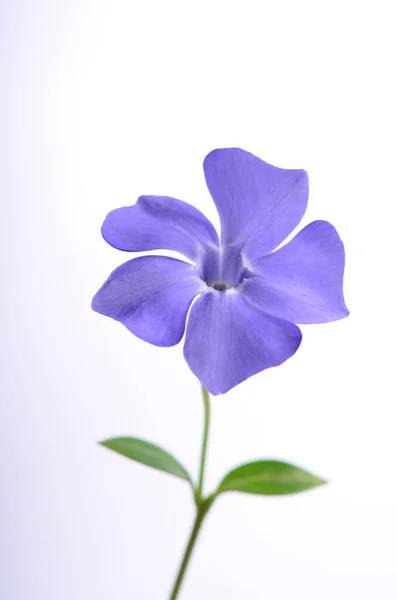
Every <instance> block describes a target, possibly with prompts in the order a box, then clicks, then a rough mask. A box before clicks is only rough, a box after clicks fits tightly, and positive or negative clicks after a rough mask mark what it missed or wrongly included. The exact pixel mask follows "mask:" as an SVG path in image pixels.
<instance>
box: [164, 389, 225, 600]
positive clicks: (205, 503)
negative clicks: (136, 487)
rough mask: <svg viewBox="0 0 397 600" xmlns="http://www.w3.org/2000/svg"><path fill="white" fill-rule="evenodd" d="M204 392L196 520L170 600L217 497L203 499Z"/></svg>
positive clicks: (207, 419)
mask: <svg viewBox="0 0 397 600" xmlns="http://www.w3.org/2000/svg"><path fill="white" fill-rule="evenodd" d="M202 391H203V400H204V432H203V443H202V446H201V459H200V472H199V480H198V486H197V489H196V491H195V500H196V506H197V509H196V511H197V512H196V520H195V522H194V525H193V529H192V532H191V534H190V538H189V541H188V543H187V546H186V550H185V553H184V555H183V558H182V562H181V566H180V567H179V571H178V575H177V577H176V580H175V583H174V587H173V589H172V592H171V596H170V600H176V598H177V596H178V593H179V590H180V587H181V585H182V582H183V578H184V576H185V573H186V569H187V566H188V564H189V560H190V557H191V555H192V551H193V548H194V545H195V543H196V540H197V536H198V534H199V531H200V528H201V526H202V524H203V521H204V519H205V516H206V514H207V512H208V511H209V509H210V507H211V505H212V503H213V501H214V500H215V495H211V496H208V498H203V484H204V472H205V459H206V456H207V442H208V431H209V426H210V397H209V394H208V392H207V390H206V389H204V388H203V387H202Z"/></svg>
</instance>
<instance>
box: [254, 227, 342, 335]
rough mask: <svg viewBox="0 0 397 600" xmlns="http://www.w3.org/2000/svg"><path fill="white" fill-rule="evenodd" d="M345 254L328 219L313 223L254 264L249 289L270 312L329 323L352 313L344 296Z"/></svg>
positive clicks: (299, 319)
mask: <svg viewBox="0 0 397 600" xmlns="http://www.w3.org/2000/svg"><path fill="white" fill-rule="evenodd" d="M344 267H345V253H344V249H343V244H342V241H341V239H340V237H339V235H338V233H337V231H336V229H335V227H333V226H332V225H331V224H330V223H327V222H326V221H314V222H313V223H310V225H307V227H305V228H304V229H302V231H300V232H299V233H298V235H297V236H296V237H294V238H293V240H291V241H290V242H289V243H288V244H286V245H285V246H283V247H282V248H280V250H277V251H276V252H274V253H273V254H269V255H268V256H264V257H263V258H262V259H260V260H259V261H257V262H256V263H255V264H254V265H253V272H254V273H255V274H257V275H258V276H254V277H250V278H249V279H246V281H245V282H244V284H243V293H244V295H246V296H248V297H249V298H250V299H251V300H252V301H253V302H255V303H256V304H258V305H259V306H260V307H261V308H262V309H263V310H265V311H266V312H267V313H269V314H272V315H274V316H276V317H280V318H281V319H286V320H287V321H292V322H293V323H302V324H303V323H327V322H329V321H336V320H338V319H342V318H343V317H347V316H348V314H349V311H348V310H347V308H346V305H345V301H344V298H343V289H342V284H343V270H344Z"/></svg>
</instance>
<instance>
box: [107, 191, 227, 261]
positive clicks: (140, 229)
mask: <svg viewBox="0 0 397 600" xmlns="http://www.w3.org/2000/svg"><path fill="white" fill-rule="evenodd" d="M102 235H103V237H104V239H105V240H106V241H107V242H108V244H110V245H111V246H113V247H114V248H117V249H118V250H126V251H127V252H141V251H143V250H160V249H166V250H175V251H176V252H180V253H181V254H184V255H185V256H187V257H188V258H190V259H192V260H197V257H198V256H199V255H200V254H201V251H202V249H203V247H204V246H207V245H215V246H218V245H219V240H218V234H217V233H216V231H215V229H214V227H213V225H212V224H211V223H210V222H209V221H208V219H207V218H206V217H205V216H204V215H203V214H202V213H201V212H200V211H199V210H197V208H194V206H191V205H190V204H187V203H186V202H182V200H176V199H175V198H169V197H168V196H141V197H140V198H138V201H137V203H136V204H134V206H125V207H122V208H117V209H116V210H113V211H112V212H110V213H109V214H108V216H107V217H106V219H105V222H104V224H103V226H102Z"/></svg>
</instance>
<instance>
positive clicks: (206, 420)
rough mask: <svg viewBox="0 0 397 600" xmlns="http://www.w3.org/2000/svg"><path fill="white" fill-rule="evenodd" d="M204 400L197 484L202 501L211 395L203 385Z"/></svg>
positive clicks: (199, 497) (199, 498)
mask: <svg viewBox="0 0 397 600" xmlns="http://www.w3.org/2000/svg"><path fill="white" fill-rule="evenodd" d="M201 389H202V392H203V400H204V433H203V444H202V447H201V460H200V475H199V482H198V486H197V495H198V500H199V501H200V500H201V499H202V496H203V484H204V472H205V459H206V456H207V443H208V431H209V426H210V397H209V394H208V392H207V390H206V389H205V388H204V387H203V386H201Z"/></svg>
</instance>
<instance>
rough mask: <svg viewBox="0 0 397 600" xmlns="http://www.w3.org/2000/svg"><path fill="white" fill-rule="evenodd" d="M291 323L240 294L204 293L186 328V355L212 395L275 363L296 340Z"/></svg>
mask: <svg viewBox="0 0 397 600" xmlns="http://www.w3.org/2000/svg"><path fill="white" fill-rule="evenodd" d="M301 338H302V335H301V332H300V330H299V328H298V327H297V326H296V325H293V324H292V323H288V322H287V321H284V320H281V319H278V318H276V317H273V316H270V315H267V314H266V313H265V312H263V311H262V310H261V309H260V308H259V307H258V306H256V305H254V304H253V303H252V302H250V300H248V299H247V298H245V297H244V295H243V294H241V293H239V292H237V291H235V290H229V291H225V292H217V291H215V290H214V291H212V292H208V293H206V294H203V295H202V296H201V297H200V298H198V299H197V300H196V302H195V303H194V305H193V307H192V309H191V312H190V315H189V319H188V324H187V329H186V341H185V347H184V355H185V359H186V361H187V363H188V365H189V367H190V368H191V370H192V371H193V373H194V374H195V375H196V376H197V377H198V378H199V380H200V381H201V383H202V384H203V386H204V387H205V388H206V389H207V390H208V391H209V392H210V393H211V394H214V395H216V394H224V393H225V392H227V391H228V390H230V389H231V388H232V387H234V386H235V385H237V384H239V383H241V382H242V381H244V380H245V379H247V378H248V377H250V376H251V375H254V374H255V373H259V371H263V370H264V369H268V368H269V367H276V366H277V365H280V364H281V363H283V362H284V361H285V360H287V358H289V357H290V356H292V355H293V354H294V353H295V352H296V351H297V349H298V347H299V344H300V342H301Z"/></svg>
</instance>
